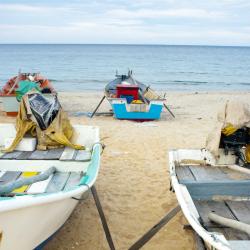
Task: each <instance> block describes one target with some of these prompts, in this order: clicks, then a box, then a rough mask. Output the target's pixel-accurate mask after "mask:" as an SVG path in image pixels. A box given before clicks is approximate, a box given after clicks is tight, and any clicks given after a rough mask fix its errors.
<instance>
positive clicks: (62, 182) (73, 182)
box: [0, 171, 83, 194]
mask: <svg viewBox="0 0 250 250" xmlns="http://www.w3.org/2000/svg"><path fill="white" fill-rule="evenodd" d="M37 174H39V172H20V171H6V172H5V171H1V172H0V188H1V185H5V184H8V183H10V182H13V181H15V180H18V179H19V178H28V177H31V176H34V175H37ZM82 176H83V172H55V173H54V174H53V175H51V176H50V177H49V178H48V179H46V180H44V181H39V182H36V183H33V184H31V185H29V186H22V187H20V188H18V189H15V190H13V191H12V193H13V194H17V193H18V194H40V193H55V192H59V191H67V190H70V189H72V188H73V187H75V186H77V185H78V184H79V183H80V180H81V178H82Z"/></svg>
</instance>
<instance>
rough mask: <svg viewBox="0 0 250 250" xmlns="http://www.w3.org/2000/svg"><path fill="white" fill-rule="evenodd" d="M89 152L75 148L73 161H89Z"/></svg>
mask: <svg viewBox="0 0 250 250" xmlns="http://www.w3.org/2000/svg"><path fill="white" fill-rule="evenodd" d="M90 159H91V153H90V152H89V151H86V150H77V154H76V157H75V161H90Z"/></svg>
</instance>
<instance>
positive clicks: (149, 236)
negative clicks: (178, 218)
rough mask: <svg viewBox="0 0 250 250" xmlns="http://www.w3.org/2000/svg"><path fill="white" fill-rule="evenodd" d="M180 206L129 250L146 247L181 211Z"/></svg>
mask: <svg viewBox="0 0 250 250" xmlns="http://www.w3.org/2000/svg"><path fill="white" fill-rule="evenodd" d="M180 209H181V208H180V206H177V207H175V208H174V209H172V210H171V211H170V212H168V213H167V215H166V216H164V217H163V218H162V219H161V220H160V221H159V222H158V223H157V224H156V225H155V226H153V227H152V228H151V229H150V230H149V231H148V232H147V233H145V234H144V235H143V236H142V237H141V238H140V239H139V240H138V241H136V242H135V243H134V244H133V245H132V246H131V247H130V248H129V250H137V249H140V248H141V247H142V246H144V245H145V244H146V243H147V242H148V241H149V240H150V239H151V238H152V237H153V236H154V235H155V234H156V233H157V232H158V231H159V230H160V229H161V228H162V227H163V226H164V225H166V224H167V223H168V222H169V221H170V220H171V219H172V218H173V217H174V216H175V215H176V214H177V213H178V212H179V211H180Z"/></svg>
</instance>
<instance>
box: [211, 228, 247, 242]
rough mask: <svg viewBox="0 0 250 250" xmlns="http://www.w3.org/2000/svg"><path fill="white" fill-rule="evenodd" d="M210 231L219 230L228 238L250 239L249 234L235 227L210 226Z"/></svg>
mask: <svg viewBox="0 0 250 250" xmlns="http://www.w3.org/2000/svg"><path fill="white" fill-rule="evenodd" d="M208 231H209V232H218V233H221V234H223V235H224V237H225V238H226V239H227V240H240V241H242V240H249V236H248V235H247V234H246V233H244V232H240V231H239V230H236V229H233V228H228V227H224V228H223V227H221V228H219V227H214V228H213V227H209V228H208Z"/></svg>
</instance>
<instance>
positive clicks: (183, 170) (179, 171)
mask: <svg viewBox="0 0 250 250" xmlns="http://www.w3.org/2000/svg"><path fill="white" fill-rule="evenodd" d="M175 171H176V175H177V177H178V180H179V182H180V183H181V182H182V181H186V180H193V181H195V177H194V175H193V174H192V172H191V170H190V169H189V167H188V166H178V167H176V168H175Z"/></svg>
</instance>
